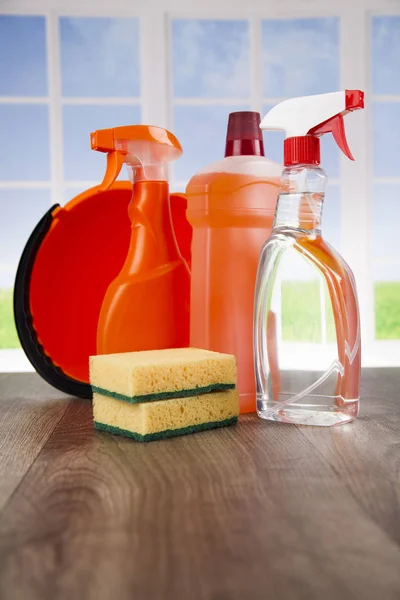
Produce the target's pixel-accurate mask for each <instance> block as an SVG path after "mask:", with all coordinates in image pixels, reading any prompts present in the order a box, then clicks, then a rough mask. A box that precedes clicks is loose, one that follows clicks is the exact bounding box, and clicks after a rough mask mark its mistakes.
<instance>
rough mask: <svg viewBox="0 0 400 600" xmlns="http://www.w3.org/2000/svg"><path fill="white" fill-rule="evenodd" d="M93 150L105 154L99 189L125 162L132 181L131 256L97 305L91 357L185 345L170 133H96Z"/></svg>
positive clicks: (184, 291) (142, 128) (185, 277)
mask: <svg viewBox="0 0 400 600" xmlns="http://www.w3.org/2000/svg"><path fill="white" fill-rule="evenodd" d="M91 146H92V149H94V150H98V151H100V152H106V153H107V170H106V174H105V177H104V180H103V183H102V185H101V186H100V189H102V190H105V189H107V188H108V187H109V186H110V185H112V183H113V182H114V181H115V179H116V178H117V176H118V174H119V172H120V170H121V168H122V165H123V164H124V163H125V164H126V165H127V167H128V172H129V175H130V178H131V180H132V182H133V195H132V200H131V203H130V205H129V209H128V210H129V217H130V220H131V222H132V233H131V240H130V247H129V252H128V255H127V258H126V260H125V263H124V265H123V267H122V269H121V271H120V273H119V275H118V276H117V277H116V279H115V280H114V281H113V282H112V283H111V284H110V285H109V287H108V289H107V292H106V295H105V297H104V300H103V304H102V307H101V311H100V317H99V323H98V329H97V353H98V354H111V353H116V352H128V351H136V350H152V349H162V348H176V347H185V346H188V344H189V294H190V272H189V268H188V265H187V263H186V261H185V260H184V258H183V257H182V255H181V253H180V250H179V247H178V244H177V241H176V237H175V233H174V230H173V227H172V222H171V209H170V202H169V187H168V162H170V161H172V160H175V159H176V158H178V157H179V156H180V155H181V153H182V148H181V146H180V144H179V142H178V140H177V139H176V137H175V136H174V135H172V134H171V133H170V132H168V131H166V130H165V129H162V128H161V127H150V126H147V125H131V126H127V127H115V128H113V129H102V130H98V131H96V132H94V133H92V134H91Z"/></svg>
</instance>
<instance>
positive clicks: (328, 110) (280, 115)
mask: <svg viewBox="0 0 400 600" xmlns="http://www.w3.org/2000/svg"><path fill="white" fill-rule="evenodd" d="M362 108H364V92H362V91H361V90H345V91H343V92H333V93H331V94H320V95H318V96H304V97H302V98H292V99H290V100H285V101H284V102H281V103H280V104H277V105H276V106H274V108H272V109H271V110H270V111H269V113H268V114H267V115H266V116H265V117H264V119H263V120H262V122H261V125H260V127H261V128H262V129H271V130H276V129H278V130H279V129H282V130H283V131H285V133H286V139H285V153H284V162H285V165H294V164H319V162H320V149H319V139H318V138H319V137H320V136H321V135H323V134H325V133H332V135H333V137H334V139H335V141H336V143H337V145H338V146H339V148H340V149H341V151H342V152H343V153H344V154H345V155H346V156H347V157H348V158H350V159H351V160H354V158H353V155H352V154H351V151H350V148H349V145H348V143H347V139H346V134H345V129H344V122H343V117H344V116H345V115H347V114H348V113H349V112H351V111H353V110H357V109H362Z"/></svg>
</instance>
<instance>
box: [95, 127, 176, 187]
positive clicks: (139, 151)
mask: <svg viewBox="0 0 400 600" xmlns="http://www.w3.org/2000/svg"><path fill="white" fill-rule="evenodd" d="M90 144H91V147H92V150H97V151H98V152H107V170H106V174H105V176H104V180H103V182H102V184H101V186H100V190H101V191H104V190H107V189H108V188H109V187H110V186H111V185H112V184H113V182H114V181H115V180H116V178H117V177H118V175H119V172H120V171H121V168H122V165H123V164H124V163H125V164H126V165H127V166H128V170H130V172H131V176H132V177H131V179H132V180H133V182H134V183H135V182H137V181H167V180H168V166H167V164H168V162H170V161H172V160H175V159H177V158H179V156H180V155H181V154H182V147H181V145H180V143H179V141H178V140H177V139H176V137H175V136H174V135H173V134H172V133H170V132H169V131H167V130H166V129H163V128H162V127H154V126H149V125H127V126H123V127H114V128H111V129H99V130H97V131H95V132H93V133H91V134H90ZM138 167H140V168H138Z"/></svg>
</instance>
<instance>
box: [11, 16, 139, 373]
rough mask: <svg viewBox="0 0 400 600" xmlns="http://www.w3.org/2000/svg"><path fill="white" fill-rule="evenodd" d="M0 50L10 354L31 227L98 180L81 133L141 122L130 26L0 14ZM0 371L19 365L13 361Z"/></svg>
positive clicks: (134, 32)
mask: <svg viewBox="0 0 400 600" xmlns="http://www.w3.org/2000/svg"><path fill="white" fill-rule="evenodd" d="M10 47H12V48H13V55H12V58H11V59H10V53H9V48H10ZM0 51H1V58H0V78H1V82H0V128H1V131H2V135H3V136H4V137H3V139H4V140H5V141H6V143H2V144H1V148H0V214H1V236H0V264H1V267H0V290H1V291H0V318H1V325H0V349H1V348H6V349H12V348H18V347H19V342H18V338H17V334H16V331H15V327H14V323H13V318H12V287H13V282H14V276H15V271H16V267H17V264H18V261H19V258H20V255H21V252H22V249H23V247H24V245H25V243H26V241H27V238H28V236H29V235H30V233H31V231H32V229H33V227H34V226H35V225H36V223H37V222H38V220H39V219H40V217H41V216H42V215H43V214H44V213H45V212H46V211H47V210H48V208H49V207H50V206H51V205H52V204H54V203H64V202H66V201H68V200H70V199H71V198H72V197H73V196H75V195H77V194H78V193H80V192H81V191H83V190H84V189H87V188H88V187H90V186H92V185H95V184H96V183H98V182H99V181H100V180H101V178H102V175H103V172H104V156H102V155H99V154H98V153H96V152H92V151H91V150H90V146H89V133H90V131H92V130H94V129H99V128H103V127H112V126H117V125H124V124H126V123H132V122H140V121H141V105H140V68H139V62H140V61H139V20H138V19H137V18H107V17H86V16H84V17H67V16H60V17H54V16H53V17H49V16H47V17H46V16H45V15H43V16H29V15H1V16H0ZM57 57H58V58H59V59H58V60H55V59H57ZM16 157H19V159H16ZM2 363H4V370H7V369H14V367H15V368H18V365H20V366H21V368H25V367H27V366H28V364H27V362H26V361H25V360H24V358H23V356H22V353H21V352H19V353H15V352H13V353H10V352H9V353H8V354H7V353H6V354H4V353H3V356H2ZM2 367H3V364H2Z"/></svg>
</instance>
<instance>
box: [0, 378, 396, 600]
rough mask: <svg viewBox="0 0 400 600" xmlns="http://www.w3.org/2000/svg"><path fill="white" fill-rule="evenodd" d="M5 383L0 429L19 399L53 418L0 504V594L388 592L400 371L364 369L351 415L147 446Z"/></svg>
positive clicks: (20, 382)
mask: <svg viewBox="0 0 400 600" xmlns="http://www.w3.org/2000/svg"><path fill="white" fill-rule="evenodd" d="M7 377H8V379H7V380H6V383H7V385H6V386H5V389H6V392H7V394H6V395H5V394H3V399H2V402H5V403H6V404H8V406H9V407H10V406H14V409H13V411H11V413H10V414H9V413H8V412H7V411H5V412H1V411H2V409H1V407H0V414H1V415H2V429H1V431H7V428H8V429H10V432H11V431H13V432H14V433H13V434H11V433H9V434H8V435H12V436H15V439H16V438H17V437H18V435H19V434H18V430H17V422H18V420H19V417H18V412H20V414H21V419H22V421H23V422H25V428H28V429H29V425H28V423H29V414H28V413H29V411H28V412H27V409H26V405H28V406H29V403H30V402H31V403H32V404H34V405H35V403H37V406H38V407H40V406H45V407H46V410H45V413H47V412H48V413H51V411H54V415H55V414H56V413H57V418H56V417H55V418H54V420H53V421H52V423H53V424H54V427H53V428H52V431H51V433H50V435H49V436H47V438H46V440H44V437H42V438H40V439H41V440H42V442H43V443H42V442H40V444H39V445H40V446H41V448H40V450H39V451H38V453H37V454H35V459H34V460H31V461H30V466H29V467H27V468H25V471H24V472H25V475H24V476H22V475H21V476H20V479H19V485H18V486H17V487H15V486H14V493H13V495H12V497H10V498H9V500H8V502H7V503H5V504H3V508H2V510H0V597H1V598H2V599H5V600H8V599H12V600H13V599H14V598H15V599H17V598H18V599H20V598H22V599H25V598H26V599H28V600H31V599H41V600H47V599H49V600H50V599H51V600H54V599H58V598H60V599H62V600H63V599H68V600H69V599H71V598H77V599H80V598H85V600H86V599H88V600H92V599H93V600H103V599H104V600H108V599H109V598H111V599H114V598H115V599H117V600H128V599H134V600H142V599H143V600H147V599H149V600H158V599H160V600H170V599H171V600H181V599H182V600H186V599H190V600H247V599H248V600H253V599H254V600H259V599H260V600H261V599H262V600H265V599H266V598H277V599H279V600H281V599H282V600H286V599H288V600H292V599H301V600H302V599H304V600H313V599H318V600H321V599H322V598H323V599H324V600H331V599H332V600H336V599H339V598H340V600H347V599H355V600H358V599H361V600H364V599H365V600H369V599H371V600H372V599H373V600H376V598H382V599H384V600H392V599H393V600H394V599H396V600H397V599H398V598H400V540H399V498H400V487H399V482H400V477H399V465H400V444H399V441H400V440H399V431H400V398H399V391H398V390H400V371H397V370H374V371H372V370H371V371H366V372H365V373H364V376H363V377H364V378H363V410H362V416H361V418H360V419H358V420H357V421H356V422H355V423H353V424H349V425H345V426H341V427H337V428H332V429H329V428H307V427H295V426H291V425H280V424H277V423H266V422H262V421H261V420H258V419H257V418H256V417H254V416H249V417H244V418H241V420H240V422H239V425H238V426H236V427H229V428H226V429H221V430H216V431H210V432H204V433H200V434H196V435H192V436H187V437H182V438H174V439H170V440H165V441H160V442H152V443H150V444H140V443H135V442H132V441H131V440H125V439H123V438H118V437H113V436H109V435H107V434H101V433H96V432H94V431H93V428H92V413H91V406H90V403H88V402H87V401H81V400H76V399H75V400H72V399H67V398H65V397H64V398H63V399H61V397H58V396H57V393H55V392H54V391H53V390H52V389H51V388H50V387H47V386H46V385H45V384H43V383H42V382H40V380H39V378H38V377H37V376H35V375H29V376H24V377H22V376H19V375H14V376H11V375H10V376H7ZM21 377H22V378H21ZM3 381H4V377H3V378H0V385H1V384H2V383H3ZM21 390H22V392H21ZM35 399H36V400H35ZM60 402H61V403H62V409H61V405H60ZM65 403H66V404H65ZM54 406H56V407H58V408H56V409H55V408H54ZM65 406H66V409H65ZM64 409H65V412H63V411H64ZM38 410H39V408H38ZM61 413H62V414H61ZM38 414H39V413H32V417H31V418H32V422H31V427H32V428H33V429H40V423H41V422H43V418H44V417H42V421H40V419H39V420H36V421H35V419H38V416H37V415H38ZM7 415H8V416H7ZM58 416H59V417H60V418H58ZM47 418H48V419H49V417H47ZM7 422H8V426H7ZM42 428H44V427H43V425H42ZM47 430H49V428H48V429H47ZM32 435H33V434H32ZM36 435H37V436H39V433H36ZM11 439H14V437H12V438H11ZM29 440H30V438H29V436H28V442H29ZM2 442H3V440H1V441H0V443H2ZM28 442H27V439H26V437H24V436H21V437H20V439H19V444H17V443H16V442H13V444H14V446H13V448H14V450H13V455H15V461H16V464H19V463H18V461H19V460H20V458H19V456H20V455H21V456H26V455H27V454H28V455H33V454H34V453H33V452H32V450H31V451H29V452H27V451H26V449H25V448H24V446H25V445H26V444H27V443H28ZM6 446H7V444H6ZM37 447H38V446H37ZM6 456H7V455H6ZM3 460H4V453H3V454H2V455H0V473H3V477H4V473H5V480H7V477H8V475H7V467H6V466H4V464H2V462H3ZM8 460H9V459H8ZM22 462H23V461H22ZM24 464H26V462H25V463H24ZM21 478H22V480H21ZM2 486H3V481H1V482H0V488H1V487H2Z"/></svg>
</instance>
